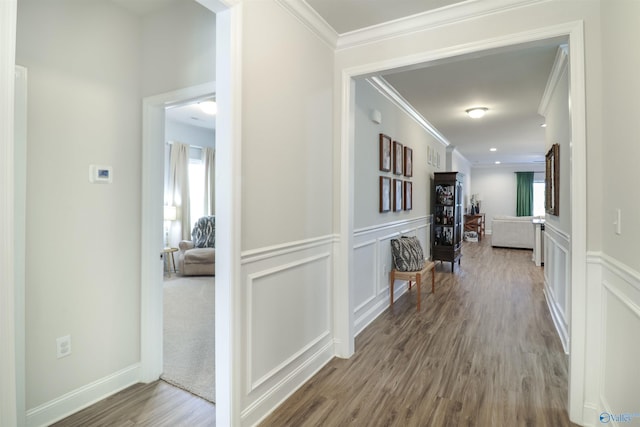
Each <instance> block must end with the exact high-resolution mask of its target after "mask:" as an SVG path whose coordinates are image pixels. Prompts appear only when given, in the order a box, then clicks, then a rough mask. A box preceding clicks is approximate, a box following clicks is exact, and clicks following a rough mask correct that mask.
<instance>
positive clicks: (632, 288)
mask: <svg viewBox="0 0 640 427" xmlns="http://www.w3.org/2000/svg"><path fill="white" fill-rule="evenodd" d="M587 260H588V269H589V270H588V271H589V274H588V282H587V286H586V288H587V301H588V310H589V313H590V316H589V318H588V319H587V328H586V335H587V339H586V369H587V370H588V372H590V375H589V376H588V377H587V381H586V382H585V402H584V406H583V424H584V425H591V426H595V425H601V423H600V421H599V416H600V415H601V414H602V413H605V412H606V413H607V414H613V415H615V414H621V413H633V414H638V413H639V412H640V411H638V409H637V408H635V407H629V406H630V405H635V403H636V402H634V401H633V397H635V396H638V395H640V382H639V381H638V376H637V374H636V372H637V369H634V367H635V366H636V365H637V357H638V356H637V355H638V354H640V342H638V340H637V331H638V330H639V329H640V272H638V271H636V270H634V269H633V268H631V267H629V266H627V265H625V264H624V263H622V262H620V261H618V260H617V259H615V258H613V257H611V256H609V255H607V254H604V253H602V252H590V253H589V254H588V257H587ZM630 397H631V398H630ZM633 419H636V417H635V416H634V417H633ZM612 421H613V420H612ZM634 422H635V421H634ZM612 425H618V423H616V422H612Z"/></svg>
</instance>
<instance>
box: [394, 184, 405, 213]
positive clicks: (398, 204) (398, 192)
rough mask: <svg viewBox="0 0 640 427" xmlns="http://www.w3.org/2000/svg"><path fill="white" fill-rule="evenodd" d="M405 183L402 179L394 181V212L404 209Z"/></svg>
mask: <svg viewBox="0 0 640 427" xmlns="http://www.w3.org/2000/svg"><path fill="white" fill-rule="evenodd" d="M402 183H403V181H402V180H401V179H394V180H393V211H394V212H399V211H401V210H402V209H403V208H404V204H403V203H402V201H403V197H402V196H403V188H402V187H403V186H402Z"/></svg>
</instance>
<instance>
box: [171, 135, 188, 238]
mask: <svg viewBox="0 0 640 427" xmlns="http://www.w3.org/2000/svg"><path fill="white" fill-rule="evenodd" d="M169 158H170V160H169V198H170V200H169V201H168V202H169V204H170V205H174V206H175V207H176V208H177V211H178V220H177V221H176V223H177V225H178V226H179V227H180V235H181V236H182V239H184V240H191V219H190V213H189V146H188V145H187V144H181V143H179V142H174V143H173V144H172V145H171V154H170V156H169Z"/></svg>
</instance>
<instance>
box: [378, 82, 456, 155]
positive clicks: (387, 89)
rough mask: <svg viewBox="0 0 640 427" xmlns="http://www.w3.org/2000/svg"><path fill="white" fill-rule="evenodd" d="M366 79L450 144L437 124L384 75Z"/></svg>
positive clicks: (429, 131)
mask: <svg viewBox="0 0 640 427" xmlns="http://www.w3.org/2000/svg"><path fill="white" fill-rule="evenodd" d="M366 80H367V82H368V83H369V84H370V85H371V86H373V87H374V88H375V89H376V90H378V92H380V93H381V94H382V95H384V96H385V97H386V98H387V99H388V100H389V101H391V102H392V103H393V104H394V105H396V106H397V107H398V108H400V109H401V110H402V111H404V112H405V113H407V114H408V115H409V117H411V118H412V119H413V120H415V121H416V122H417V123H418V124H419V125H420V126H422V127H423V128H424V130H426V131H427V133H428V134H429V135H431V136H433V137H434V138H435V139H436V140H437V141H438V142H440V143H441V144H442V145H444V146H445V147H447V146H449V145H450V143H449V140H447V138H445V137H444V135H442V134H441V133H440V131H438V129H436V127H435V126H433V125H432V124H431V123H429V121H428V120H427V119H425V118H424V116H423V115H422V114H420V113H419V112H418V110H416V109H415V108H413V106H412V105H411V104H410V103H409V101H407V100H406V99H404V98H403V97H402V95H400V94H399V93H398V91H397V90H396V89H395V88H394V87H393V86H391V85H390V84H389V82H387V81H386V80H385V79H384V78H383V77H382V76H373V77H368V78H367V79H366Z"/></svg>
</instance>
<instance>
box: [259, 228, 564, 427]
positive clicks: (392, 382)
mask: <svg viewBox="0 0 640 427" xmlns="http://www.w3.org/2000/svg"><path fill="white" fill-rule="evenodd" d="M463 254H464V256H463V258H462V263H461V266H460V267H459V268H458V266H456V268H455V273H454V274H451V265H450V264H449V263H444V264H438V265H437V267H436V271H437V274H436V293H435V294H426V295H427V296H426V298H425V297H424V295H425V293H424V292H423V303H422V310H421V311H420V312H419V313H418V312H416V296H415V288H414V290H412V291H411V292H410V293H408V294H405V295H404V296H402V297H401V298H399V299H398V301H397V302H396V303H395V304H394V306H393V307H392V308H390V309H388V310H387V311H386V312H385V313H384V314H382V315H381V316H380V317H378V318H377V319H376V320H375V321H374V322H373V323H372V324H371V325H369V326H368V327H367V328H366V329H365V330H364V331H363V332H362V333H361V334H360V335H359V336H358V337H357V339H356V352H355V355H354V356H353V357H351V358H350V359H348V360H344V359H338V358H335V359H333V360H332V361H331V362H330V363H329V364H328V365H327V366H325V367H324V368H323V369H322V370H320V372H318V373H317V374H316V375H315V376H314V377H313V378H312V379H311V380H310V381H308V382H307V383H306V384H305V385H304V386H303V387H302V388H301V389H300V390H298V391H297V392H296V393H294V394H293V395H292V396H291V397H290V398H289V399H288V400H287V401H286V402H284V403H283V404H282V405H281V406H280V407H279V408H278V409H276V411H274V412H273V413H272V414H271V415H270V416H269V417H268V418H266V419H265V420H264V421H263V422H262V424H261V426H264V427H266V426H278V427H282V426H291V427H293V426H295V427H301V426H402V427H405V426H416V427H417V426H420V427H426V426H437V427H440V426H478V427H485V426H487V427H488V426H491V427H495V426H505V427H506V426H509V427H513V426H536V427H538V426H548V427H561V426H572V425H574V424H572V423H571V422H570V421H569V419H568V415H567V411H566V407H567V374H568V373H567V365H568V364H567V359H566V356H565V354H564V352H563V350H562V345H561V343H560V340H559V338H558V336H557V334H556V331H555V329H554V326H553V323H552V320H551V317H550V315H549V312H548V309H547V306H546V302H545V300H544V295H543V293H542V289H543V280H544V279H543V270H542V268H540V267H536V266H535V264H534V263H533V262H532V261H531V255H532V254H531V251H528V250H514V249H502V248H500V249H498V248H492V247H491V246H490V238H485V239H483V240H482V241H481V242H480V243H465V244H464V247H463ZM427 285H428V284H425V285H423V286H424V288H423V290H425V291H427V290H428V289H427V288H428V287H430V286H427Z"/></svg>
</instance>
